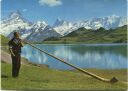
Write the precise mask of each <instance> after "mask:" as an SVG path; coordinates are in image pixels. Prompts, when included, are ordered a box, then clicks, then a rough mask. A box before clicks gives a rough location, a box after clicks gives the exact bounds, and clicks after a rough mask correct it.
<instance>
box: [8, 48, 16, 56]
mask: <svg viewBox="0 0 128 91" xmlns="http://www.w3.org/2000/svg"><path fill="white" fill-rule="evenodd" d="M9 51H10V53H11V54H12V55H13V56H15V54H14V53H13V51H12V48H10V47H9Z"/></svg>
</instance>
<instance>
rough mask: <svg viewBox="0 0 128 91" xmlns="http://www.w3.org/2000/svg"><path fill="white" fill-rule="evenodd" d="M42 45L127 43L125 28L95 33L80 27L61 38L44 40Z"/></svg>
mask: <svg viewBox="0 0 128 91" xmlns="http://www.w3.org/2000/svg"><path fill="white" fill-rule="evenodd" d="M44 43H65V44H68V43H127V26H126V25H125V26H122V27H118V28H116V29H109V30H106V29H105V28H103V27H101V28H99V29H97V30H96V31H93V30H92V29H86V28H84V27H82V28H79V29H77V30H75V31H73V32H71V33H69V34H67V35H66V36H63V37H61V38H52V39H51V38H48V39H45V41H44Z"/></svg>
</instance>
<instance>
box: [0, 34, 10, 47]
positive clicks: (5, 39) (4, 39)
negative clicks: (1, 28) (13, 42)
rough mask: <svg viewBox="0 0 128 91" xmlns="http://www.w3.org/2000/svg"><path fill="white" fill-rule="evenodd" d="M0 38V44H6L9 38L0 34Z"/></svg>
mask: <svg viewBox="0 0 128 91" xmlns="http://www.w3.org/2000/svg"><path fill="white" fill-rule="evenodd" d="M0 39H1V45H2V46H5V45H7V43H8V41H9V39H8V38H7V37H5V36H3V35H1V34H0Z"/></svg>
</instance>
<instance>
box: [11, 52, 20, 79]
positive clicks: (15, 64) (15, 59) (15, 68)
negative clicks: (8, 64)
mask: <svg viewBox="0 0 128 91" xmlns="http://www.w3.org/2000/svg"><path fill="white" fill-rule="evenodd" d="M11 57H12V77H18V75H19V70H20V65H21V55H20V53H17V54H15V56H13V55H11Z"/></svg>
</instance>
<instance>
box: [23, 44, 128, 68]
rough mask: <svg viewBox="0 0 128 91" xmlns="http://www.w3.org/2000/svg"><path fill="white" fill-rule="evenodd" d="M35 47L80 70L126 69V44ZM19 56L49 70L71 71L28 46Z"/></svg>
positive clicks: (45, 45) (37, 45)
mask: <svg viewBox="0 0 128 91" xmlns="http://www.w3.org/2000/svg"><path fill="white" fill-rule="evenodd" d="M35 46H36V47H38V48H40V49H43V50H45V51H47V52H49V53H51V54H53V55H55V56H57V57H59V58H62V59H64V60H65V61H67V62H69V63H72V64H73V65H76V66H78V67H81V68H97V69H121V68H128V67H127V64H128V60H127V51H126V50H127V45H126V44H35ZM21 55H22V56H23V57H25V58H27V59H28V60H30V61H31V62H34V63H38V64H47V65H49V66H50V68H55V69H72V68H71V67H69V66H67V65H66V64H64V63H61V62H59V61H58V60H56V59H54V58H52V57H49V56H47V55H46V54H44V53H41V52H40V51H38V50H37V49H34V48H32V47H31V46H29V45H25V46H24V47H23V48H22V54H21Z"/></svg>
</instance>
